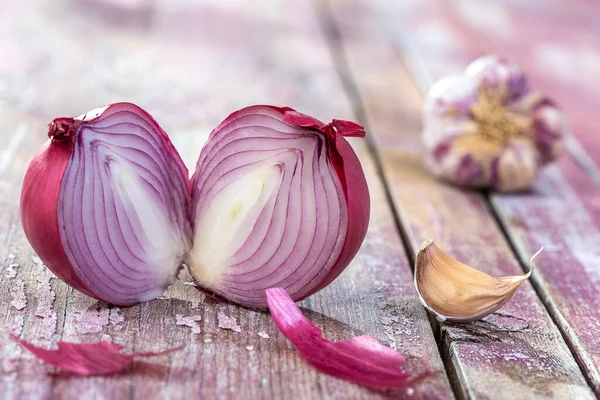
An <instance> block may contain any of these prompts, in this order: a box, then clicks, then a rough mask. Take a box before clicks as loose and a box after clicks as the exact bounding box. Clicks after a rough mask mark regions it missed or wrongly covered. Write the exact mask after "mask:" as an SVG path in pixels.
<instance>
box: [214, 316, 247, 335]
mask: <svg viewBox="0 0 600 400" xmlns="http://www.w3.org/2000/svg"><path fill="white" fill-rule="evenodd" d="M217 317H218V318H219V328H221V329H230V330H232V331H234V332H241V331H242V328H241V327H240V326H239V325H238V324H237V320H236V318H235V317H229V316H227V315H225V314H223V313H222V312H220V313H219V314H218V316H217Z"/></svg>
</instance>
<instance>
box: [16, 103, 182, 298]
mask: <svg viewBox="0 0 600 400" xmlns="http://www.w3.org/2000/svg"><path fill="white" fill-rule="evenodd" d="M49 136H50V138H51V139H50V140H49V141H48V143H46V145H45V146H44V147H43V148H42V149H41V150H40V152H39V153H38V154H37V155H36V156H35V158H34V159H33V161H32V162H31V163H30V165H29V167H28V169H27V172H26V175H25V179H24V182H23V188H22V192H21V219H22V223H23V228H24V231H25V234H26V236H27V238H28V240H29V242H30V243H31V245H32V247H33V248H34V250H35V251H36V253H37V254H38V256H39V257H40V259H41V260H42V261H43V262H44V264H45V265H46V266H47V267H48V268H49V269H50V270H52V272H53V273H54V274H56V275H57V276H58V277H59V278H60V279H62V280H63V281H65V282H66V283H67V284H69V285H70V286H72V287H74V288H75V289H77V290H79V291H81V292H83V293H85V294H87V295H90V296H92V297H95V298H97V299H100V300H103V301H106V302H108V303H113V304H118V305H133V304H136V303H139V302H143V301H148V300H151V299H153V298H155V297H157V296H159V295H161V294H162V293H163V292H164V290H165V289H166V288H167V287H168V286H169V285H170V284H171V283H172V282H174V280H175V279H176V273H177V271H178V270H179V268H180V266H181V263H182V260H183V255H184V254H185V253H186V252H187V251H188V250H189V248H190V247H191V237H192V231H191V226H190V222H189V201H190V192H189V183H188V175H187V169H186V168H185V166H184V164H183V162H182V161H181V158H180V157H179V155H178V153H177V151H176V150H175V148H174V147H173V145H172V144H171V142H170V140H169V138H168V136H167V134H166V133H165V132H164V131H163V130H162V129H161V128H160V126H159V125H158V124H157V123H156V121H154V119H153V118H152V117H151V116H150V115H149V114H148V113H147V112H145V111H144V110H142V109H141V108H139V107H138V106H136V105H133V104H130V103H116V104H112V105H110V106H107V107H103V108H100V109H96V110H93V111H90V112H88V113H86V114H84V115H83V116H81V117H78V118H57V119H55V120H54V121H53V122H52V123H51V124H50V126H49Z"/></svg>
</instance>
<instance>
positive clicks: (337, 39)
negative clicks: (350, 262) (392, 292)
mask: <svg viewBox="0 0 600 400" xmlns="http://www.w3.org/2000/svg"><path fill="white" fill-rule="evenodd" d="M312 2H313V5H314V8H315V10H316V12H315V13H316V15H317V18H318V21H319V27H320V29H321V30H322V32H323V36H324V37H325V39H326V41H327V46H328V48H329V51H330V53H331V58H332V60H333V63H334V66H335V70H336V72H337V74H338V76H339V78H340V81H341V83H342V87H343V90H344V91H345V92H346V94H347V95H348V99H349V101H350V105H351V107H352V111H353V113H354V115H355V116H356V118H357V120H358V122H359V123H360V124H361V125H363V127H364V128H365V131H367V132H369V131H370V127H369V121H368V118H367V115H366V111H365V107H364V105H363V101H362V98H361V95H360V92H359V90H358V87H357V86H356V83H355V81H354V78H353V76H352V72H351V71H350V68H349V66H348V62H347V59H346V55H345V52H344V39H343V37H342V34H341V31H340V29H339V26H338V24H337V22H336V21H335V19H334V18H333V15H332V12H331V5H330V4H329V0H312ZM365 140H366V143H367V149H368V151H369V154H370V155H371V157H372V159H373V163H374V164H375V170H376V173H377V175H378V177H379V178H380V181H381V183H382V187H383V191H384V193H385V199H386V201H387V203H388V204H389V206H390V208H391V210H392V217H393V219H394V226H395V227H396V231H397V233H398V234H399V236H400V238H401V241H402V246H403V247H404V252H405V254H406V256H407V258H408V262H409V263H410V265H411V268H412V269H413V271H414V266H415V261H416V254H415V252H414V249H413V248H412V246H411V244H410V243H411V241H412V242H414V239H413V238H411V237H410V236H411V233H410V232H409V231H407V230H406V229H405V228H404V226H403V225H402V223H401V221H402V219H403V216H402V213H401V211H400V209H399V208H398V207H396V204H395V202H394V201H393V199H392V194H391V191H390V188H389V185H388V183H387V181H386V179H385V174H384V172H383V165H382V162H381V158H380V156H379V153H378V151H377V147H376V145H375V143H374V141H373V138H372V136H371V135H369V134H367V135H366V136H365ZM407 226H408V225H407ZM427 318H428V319H429V323H430V324H431V329H432V331H433V333H434V336H435V339H436V342H437V347H438V352H439V354H440V358H441V359H442V361H443V363H444V369H445V370H446V374H448V378H449V381H450V386H451V388H452V391H453V393H454V397H456V398H462V397H463V396H462V395H461V393H462V389H461V387H460V380H459V379H458V377H457V376H456V374H457V371H460V368H456V367H454V366H452V364H453V360H452V354H451V353H450V352H445V351H443V347H444V345H445V344H444V338H443V337H442V330H441V325H440V324H439V323H438V322H437V321H436V319H435V317H434V316H432V315H431V314H430V313H427Z"/></svg>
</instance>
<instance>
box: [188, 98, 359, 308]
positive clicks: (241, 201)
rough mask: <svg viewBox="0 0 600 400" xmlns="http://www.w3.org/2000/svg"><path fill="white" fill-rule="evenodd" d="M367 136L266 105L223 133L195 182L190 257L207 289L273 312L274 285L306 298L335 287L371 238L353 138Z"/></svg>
mask: <svg viewBox="0 0 600 400" xmlns="http://www.w3.org/2000/svg"><path fill="white" fill-rule="evenodd" d="M364 135H365V133H364V130H363V128H362V127H361V126H360V125H357V124H355V123H352V122H348V121H339V120H333V121H332V122H331V123H330V124H324V123H322V122H320V121H318V120H316V119H314V118H312V117H310V116H307V115H304V114H301V113H299V112H297V111H295V110H293V109H291V108H289V107H274V106H262V105H258V106H251V107H246V108H244V109H242V110H239V111H236V112H234V113H233V114H231V115H230V116H229V117H227V118H226V119H225V120H224V121H223V122H222V123H221V124H220V125H219V126H218V127H217V128H216V129H215V130H213V131H212V133H211V135H210V137H209V139H208V142H207V143H206V144H205V146H204V148H203V149H202V152H201V154H200V158H199V160H198V163H197V166H196V171H195V173H194V175H193V177H192V205H193V207H192V224H193V226H194V244H193V248H192V250H191V251H190V252H189V253H188V255H187V257H186V264H187V265H188V266H189V268H190V272H191V274H192V276H193V278H194V280H195V281H196V282H197V283H198V285H199V286H200V287H201V288H202V290H207V291H209V292H212V293H215V294H216V295H218V296H221V297H224V298H226V299H228V300H230V301H232V302H234V303H237V304H240V305H243V306H247V307H266V306H267V299H266V296H265V289H268V288H270V287H284V288H285V289H286V290H287V291H288V293H290V296H291V297H292V298H293V299H294V300H300V299H302V298H305V297H307V296H310V295H311V294H313V293H315V292H317V291H319V290H321V289H322V288H324V287H325V286H327V285H328V284H329V283H331V282H332V281H333V280H334V279H335V278H336V277H337V276H338V275H339V274H340V273H341V272H342V271H343V270H344V269H345V268H346V267H347V266H348V264H349V263H350V261H351V260H352V259H353V257H354V256H355V255H356V252H357V251H358V249H359V247H360V245H361V244H362V241H363V240H364V237H365V235H366V231H367V226H368V222H369V212H370V202H369V191H368V187H367V182H366V179H365V176H364V173H363V170H362V167H361V165H360V162H359V160H358V158H357V156H356V154H355V153H354V151H353V150H352V147H351V146H350V144H349V143H348V142H347V141H346V139H345V138H344V136H355V137H364Z"/></svg>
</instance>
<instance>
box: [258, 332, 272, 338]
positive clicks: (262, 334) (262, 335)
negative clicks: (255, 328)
mask: <svg viewBox="0 0 600 400" xmlns="http://www.w3.org/2000/svg"><path fill="white" fill-rule="evenodd" d="M258 336H260V337H261V338H265V339H269V338H270V337H271V336H269V334H268V333H267V332H264V331H260V332H258Z"/></svg>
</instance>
